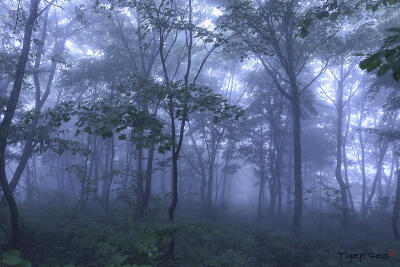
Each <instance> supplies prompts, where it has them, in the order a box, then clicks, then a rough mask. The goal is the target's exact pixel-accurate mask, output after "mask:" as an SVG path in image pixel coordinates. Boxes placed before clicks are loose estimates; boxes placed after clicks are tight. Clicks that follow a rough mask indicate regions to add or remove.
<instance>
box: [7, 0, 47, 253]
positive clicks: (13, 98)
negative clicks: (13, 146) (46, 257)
mask: <svg viewBox="0 0 400 267" xmlns="http://www.w3.org/2000/svg"><path fill="white" fill-rule="evenodd" d="M39 3H40V0H31V4H30V12H29V17H28V19H27V21H26V25H25V29H24V39H23V44H22V50H21V54H20V56H19V59H18V64H17V69H16V72H15V78H14V84H13V88H12V90H11V94H10V98H9V100H8V103H7V110H6V112H5V114H4V117H3V121H2V122H1V125H0V183H1V186H2V189H3V192H4V196H5V198H6V200H7V203H8V206H9V209H10V218H11V239H10V242H9V246H10V247H11V248H19V246H20V241H21V231H20V227H19V214H18V208H17V203H16V201H15V198H14V196H13V193H12V190H11V189H10V187H9V184H8V180H7V176H6V157H5V153H6V147H7V139H8V136H9V129H10V126H11V122H12V120H13V118H14V114H15V110H16V108H17V104H18V100H19V96H20V93H21V88H22V82H23V79H24V74H25V69H26V63H27V60H28V56H29V51H30V48H31V42H32V31H33V27H34V24H35V21H36V18H37V15H38V7H39Z"/></svg>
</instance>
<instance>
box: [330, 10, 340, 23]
mask: <svg viewBox="0 0 400 267" xmlns="http://www.w3.org/2000/svg"><path fill="white" fill-rule="evenodd" d="M338 17H339V12H334V13H332V14H331V16H330V17H329V19H330V20H331V21H335V20H337V19H338Z"/></svg>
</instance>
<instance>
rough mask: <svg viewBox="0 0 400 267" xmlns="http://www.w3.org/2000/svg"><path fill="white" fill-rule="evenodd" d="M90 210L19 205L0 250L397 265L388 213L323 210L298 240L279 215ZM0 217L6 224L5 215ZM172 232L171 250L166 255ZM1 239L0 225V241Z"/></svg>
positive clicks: (232, 262) (100, 261)
mask: <svg viewBox="0 0 400 267" xmlns="http://www.w3.org/2000/svg"><path fill="white" fill-rule="evenodd" d="M90 210H91V212H86V213H85V214H82V213H77V212H76V210H74V209H73V208H72V207H71V208H65V207H64V208H60V207H58V206H57V205H56V204H48V205H41V206H37V207H35V208H32V207H30V208H28V207H27V206H22V208H21V215H22V216H21V217H22V218H21V221H22V226H23V229H24V244H23V250H22V253H21V254H17V255H14V254H12V253H11V255H10V253H9V252H8V253H9V254H7V252H4V251H1V250H0V255H1V254H3V260H4V259H5V258H6V257H11V258H12V257H14V258H15V257H16V258H18V257H21V259H22V258H24V259H26V260H28V261H29V262H31V264H32V266H49V267H50V266H51V267H54V266H63V267H64V266H68V267H72V266H141V267H144V266H230V267H233V266H243V267H249V266H255V267H263V266H277V267H280V266H282V267H285V266H310V267H311V266H315V267H322V266H399V265H400V243H396V242H394V241H392V238H391V236H390V226H389V225H390V224H389V225H388V224H387V223H388V221H387V220H381V219H379V218H383V217H384V216H383V214H380V215H382V217H381V216H379V217H377V216H378V215H377V214H375V216H373V217H372V216H371V218H369V219H368V220H364V223H361V222H357V221H354V222H353V223H352V225H350V226H349V227H347V229H343V228H341V227H339V226H338V225H334V223H332V221H333V220H332V219H329V216H328V215H326V216H324V218H323V220H322V221H320V222H319V223H318V224H317V223H315V221H314V223H313V222H311V220H309V221H306V222H305V224H304V226H303V228H304V232H303V238H302V240H301V241H296V240H294V239H293V238H292V236H291V234H290V233H289V232H288V231H286V230H285V229H284V228H285V226H284V223H283V224H282V227H277V226H276V225H278V224H279V223H278V224H275V226H265V225H263V224H261V225H260V224H255V223H254V221H253V222H252V223H250V221H244V220H243V219H241V218H240V217H236V218H237V219H236V220H234V219H232V218H230V219H229V220H228V219H227V217H226V218H220V219H217V220H205V219H196V218H193V217H192V218H189V217H183V216H180V217H179V218H178V219H177V221H176V222H175V223H174V224H173V225H172V224H169V223H167V222H166V219H165V218H157V217H156V216H154V218H152V219H146V220H134V219H132V217H133V216H132V215H131V214H127V213H126V211H125V213H124V212H123V210H124V209H123V208H122V207H120V208H115V209H112V210H110V212H109V213H108V214H105V213H104V212H100V211H99V210H98V211H96V209H90ZM1 215H3V214H1ZM388 216H389V217H388ZM1 217H2V218H5V217H4V216H1ZM311 217H312V216H311V215H309V216H308V217H306V218H311ZM385 217H386V218H390V214H385ZM184 218H185V219H184ZM321 218H322V217H321ZM365 221H368V224H366V223H365ZM1 224H2V228H3V230H7V229H5V228H6V225H7V222H6V221H5V220H2V222H1ZM288 225H289V224H288ZM288 225H287V226H288ZM279 228H283V230H278V229H279ZM172 235H174V236H175V241H176V247H175V253H174V257H173V258H167V257H166V254H167V251H168V245H169V242H170V240H171V236H172ZM5 243H6V238H5V235H4V233H1V234H0V245H5ZM16 262H20V261H19V260H17V261H16ZM0 266H1V264H0ZM3 266H29V265H21V264H20V265H4V264H3Z"/></svg>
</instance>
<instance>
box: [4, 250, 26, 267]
mask: <svg viewBox="0 0 400 267" xmlns="http://www.w3.org/2000/svg"><path fill="white" fill-rule="evenodd" d="M2 262H3V263H4V264H7V265H11V266H13V265H18V264H21V263H22V258H21V252H20V251H18V250H9V251H7V252H5V253H4V254H3V261H2Z"/></svg>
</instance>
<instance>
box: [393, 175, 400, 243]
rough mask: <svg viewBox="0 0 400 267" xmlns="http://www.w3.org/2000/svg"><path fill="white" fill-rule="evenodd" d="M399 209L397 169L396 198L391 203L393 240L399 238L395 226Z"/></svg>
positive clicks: (398, 177)
mask: <svg viewBox="0 0 400 267" xmlns="http://www.w3.org/2000/svg"><path fill="white" fill-rule="evenodd" d="M399 209H400V171H397V185H396V199H395V202H394V205H393V213H392V231H393V237H394V239H395V240H397V241H399V240H400V234H399V230H398V227H397V222H398V217H399Z"/></svg>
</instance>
